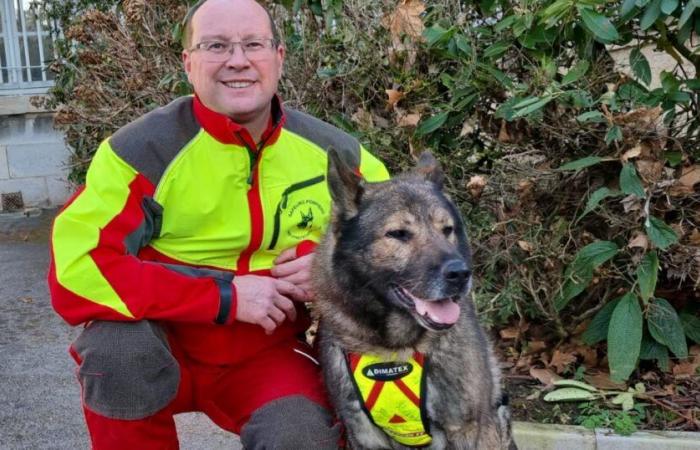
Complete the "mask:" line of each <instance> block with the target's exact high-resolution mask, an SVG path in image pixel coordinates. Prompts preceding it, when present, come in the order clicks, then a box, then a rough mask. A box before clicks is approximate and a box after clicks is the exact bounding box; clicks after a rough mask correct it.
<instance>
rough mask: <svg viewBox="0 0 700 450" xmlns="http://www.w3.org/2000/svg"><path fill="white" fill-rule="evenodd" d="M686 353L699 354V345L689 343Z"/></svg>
mask: <svg viewBox="0 0 700 450" xmlns="http://www.w3.org/2000/svg"><path fill="white" fill-rule="evenodd" d="M688 354H689V355H691V356H700V345H691V346H690V348H689V349H688Z"/></svg>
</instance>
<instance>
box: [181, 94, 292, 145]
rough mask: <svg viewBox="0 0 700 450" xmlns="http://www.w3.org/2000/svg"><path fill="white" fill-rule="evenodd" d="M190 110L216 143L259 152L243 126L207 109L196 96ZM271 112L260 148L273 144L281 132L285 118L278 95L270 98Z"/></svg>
mask: <svg viewBox="0 0 700 450" xmlns="http://www.w3.org/2000/svg"><path fill="white" fill-rule="evenodd" d="M192 108H193V109H194V116H195V118H196V119H197V122H199V124H200V125H201V126H202V128H204V130H205V131H206V132H207V133H209V134H211V135H212V136H214V138H215V139H216V140H217V141H219V142H221V143H223V144H235V145H242V146H245V147H247V148H248V149H250V150H252V151H258V150H259V149H258V145H257V144H256V142H255V141H254V140H253V137H252V136H251V135H250V133H249V132H248V130H247V129H246V128H245V127H244V126H242V125H240V124H238V123H236V122H234V121H233V120H231V118H229V117H228V116H226V115H224V114H221V113H218V112H216V111H213V110H211V109H209V108H207V107H206V106H204V103H202V101H201V100H200V99H199V97H197V95H196V94H195V96H194V100H193V102H192ZM271 111H272V113H271V115H270V120H269V121H268V123H267V128H266V129H265V131H264V132H263V134H262V136H261V139H260V143H261V145H260V148H262V147H264V146H266V145H271V144H274V143H275V142H276V141H277V139H278V138H279V135H280V133H281V132H282V126H283V125H284V123H285V121H286V116H285V114H284V110H283V109H282V101H281V100H280V98H279V96H278V95H275V96H274V97H273V98H272V110H271Z"/></svg>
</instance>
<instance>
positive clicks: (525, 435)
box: [513, 422, 700, 450]
mask: <svg viewBox="0 0 700 450" xmlns="http://www.w3.org/2000/svg"><path fill="white" fill-rule="evenodd" d="M513 434H514V435H515V442H516V443H517V444H518V448H519V449H520V450H572V449H575V450H660V449H663V450H699V449H700V433H690V432H678V431H640V432H637V433H634V434H632V435H630V436H620V435H618V434H615V433H613V432H612V431H611V430H606V429H596V430H589V429H587V428H584V427H577V426H570V425H548V424H539V423H530V422H515V423H514V424H513Z"/></svg>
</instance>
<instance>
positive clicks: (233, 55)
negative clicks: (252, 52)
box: [226, 43, 250, 67]
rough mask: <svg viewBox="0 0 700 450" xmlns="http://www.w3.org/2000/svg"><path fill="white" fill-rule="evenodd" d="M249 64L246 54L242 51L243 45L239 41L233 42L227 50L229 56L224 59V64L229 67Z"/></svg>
mask: <svg viewBox="0 0 700 450" xmlns="http://www.w3.org/2000/svg"><path fill="white" fill-rule="evenodd" d="M249 64H250V60H249V59H248V56H247V55H246V54H245V52H244V51H243V46H242V45H241V44H240V43H234V44H233V46H232V47H231V50H229V57H228V59H227V60H226V65H227V66H231V67H240V66H247V65H249Z"/></svg>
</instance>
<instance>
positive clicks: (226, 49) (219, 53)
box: [190, 38, 277, 62]
mask: <svg viewBox="0 0 700 450" xmlns="http://www.w3.org/2000/svg"><path fill="white" fill-rule="evenodd" d="M236 45H240V46H241V50H243V53H244V54H245V56H246V58H248V59H249V60H251V61H253V60H260V59H265V58H267V57H269V56H270V54H269V53H268V52H267V50H270V49H271V48H272V47H274V46H276V45H277V41H276V40H275V39H262V38H255V39H246V40H244V41H240V42H229V41H204V42H200V43H198V44H195V46H194V47H192V48H191V49H190V51H196V50H201V51H202V53H203V55H204V57H205V59H206V60H207V61H209V62H224V61H226V60H227V59H229V58H230V57H231V55H233V52H234V51H236Z"/></svg>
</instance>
